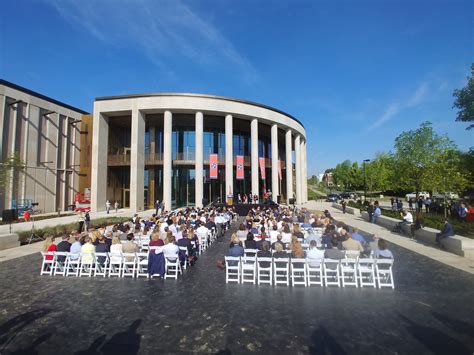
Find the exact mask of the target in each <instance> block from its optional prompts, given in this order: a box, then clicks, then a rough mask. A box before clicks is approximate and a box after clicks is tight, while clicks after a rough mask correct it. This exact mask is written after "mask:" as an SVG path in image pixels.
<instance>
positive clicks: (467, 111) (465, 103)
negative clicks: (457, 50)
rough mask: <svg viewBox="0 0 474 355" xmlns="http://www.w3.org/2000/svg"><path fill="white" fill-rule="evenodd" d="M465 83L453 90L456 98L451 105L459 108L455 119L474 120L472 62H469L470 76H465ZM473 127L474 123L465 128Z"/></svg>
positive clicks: (473, 64)
mask: <svg viewBox="0 0 474 355" xmlns="http://www.w3.org/2000/svg"><path fill="white" fill-rule="evenodd" d="M467 80H468V82H467V84H466V86H465V87H463V88H462V89H456V90H454V93H453V96H454V97H455V98H456V99H455V101H454V105H453V107H456V108H457V109H459V111H458V113H457V117H456V121H461V122H473V121H474V63H472V64H471V77H470V78H469V77H467ZM471 128H474V123H473V124H470V125H469V126H467V128H466V129H471Z"/></svg>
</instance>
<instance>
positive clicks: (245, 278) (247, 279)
mask: <svg viewBox="0 0 474 355" xmlns="http://www.w3.org/2000/svg"><path fill="white" fill-rule="evenodd" d="M240 263H241V266H240V267H241V273H242V279H241V282H242V283H251V284H254V285H255V282H256V279H257V261H256V258H255V256H242V257H241V258H240Z"/></svg>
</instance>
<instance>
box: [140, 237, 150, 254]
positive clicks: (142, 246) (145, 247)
mask: <svg viewBox="0 0 474 355" xmlns="http://www.w3.org/2000/svg"><path fill="white" fill-rule="evenodd" d="M149 244H150V239H147V238H143V237H142V239H141V240H140V244H139V245H140V251H141V252H147V251H148V245H149Z"/></svg>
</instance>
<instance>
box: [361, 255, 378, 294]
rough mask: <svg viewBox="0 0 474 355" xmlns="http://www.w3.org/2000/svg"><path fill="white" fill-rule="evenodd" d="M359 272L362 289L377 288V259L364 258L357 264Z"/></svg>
mask: <svg viewBox="0 0 474 355" xmlns="http://www.w3.org/2000/svg"><path fill="white" fill-rule="evenodd" d="M357 270H358V274H359V285H360V287H364V286H372V287H374V288H375V287H376V284H375V259H372V258H362V259H359V261H358V263H357Z"/></svg>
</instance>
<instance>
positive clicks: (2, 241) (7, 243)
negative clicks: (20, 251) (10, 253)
mask: <svg viewBox="0 0 474 355" xmlns="http://www.w3.org/2000/svg"><path fill="white" fill-rule="evenodd" d="M19 246H20V240H19V238H18V234H16V233H12V234H2V235H0V250H5V249H10V248H16V247H19Z"/></svg>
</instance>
